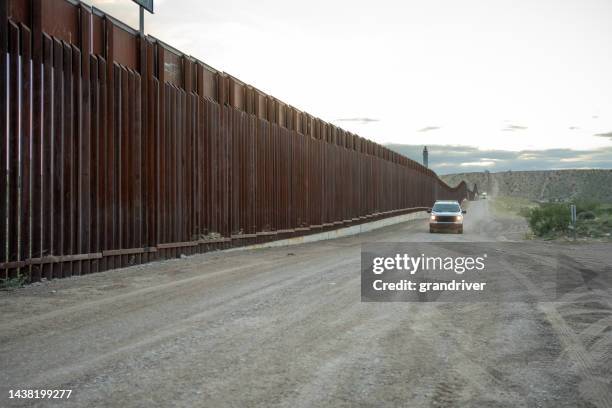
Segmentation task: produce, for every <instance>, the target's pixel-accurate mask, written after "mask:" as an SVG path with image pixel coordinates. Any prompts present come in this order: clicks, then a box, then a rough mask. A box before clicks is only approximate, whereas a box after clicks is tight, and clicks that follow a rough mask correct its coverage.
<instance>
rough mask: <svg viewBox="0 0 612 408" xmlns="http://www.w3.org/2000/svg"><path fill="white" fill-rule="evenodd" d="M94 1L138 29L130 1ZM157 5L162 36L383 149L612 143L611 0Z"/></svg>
mask: <svg viewBox="0 0 612 408" xmlns="http://www.w3.org/2000/svg"><path fill="white" fill-rule="evenodd" d="M92 4H93V5H95V6H97V7H99V8H101V9H103V10H105V11H108V12H109V13H110V14H112V15H114V16H115V17H117V18H119V19H121V20H123V21H125V22H126V23H128V24H130V25H132V26H133V27H136V26H137V21H138V20H137V18H138V14H137V6H136V5H135V4H134V3H132V2H131V1H129V0H94V1H93V2H92ZM155 7H156V12H155V15H147V16H146V32H148V33H149V34H151V35H154V36H156V37H158V38H160V39H161V40H163V41H165V42H167V43H169V44H171V45H173V46H175V47H176V48H178V49H180V50H182V51H184V52H186V53H189V54H191V55H193V56H195V57H197V58H199V59H201V60H202V61H204V62H206V63H208V64H209V65H212V66H213V67H215V68H217V69H219V70H223V71H226V72H228V73H230V74H232V75H234V76H236V77H238V78H240V79H241V80H243V81H245V82H247V83H250V84H253V85H254V86H256V87H258V88H259V89H261V90H263V91H264V92H267V93H269V94H271V95H273V96H275V97H277V98H279V99H281V100H283V101H285V102H287V103H290V104H292V105H294V106H296V107H297V108H299V109H301V110H305V111H307V112H309V113H311V114H313V115H315V116H318V117H320V118H322V119H325V120H327V121H330V122H334V123H335V124H337V125H338V126H341V127H343V128H345V129H347V130H350V131H352V132H355V133H358V134H360V135H361V136H364V137H368V138H370V139H372V140H375V141H377V142H379V143H397V144H410V145H422V144H438V145H465V146H473V147H477V148H479V149H481V150H487V149H496V150H511V151H521V150H544V149H573V150H584V151H589V152H591V151H598V149H604V150H601V151H607V152H609V150H608V149H609V148H610V147H611V146H612V137H609V135H608V136H607V137H606V134H610V132H612V1H610V0H550V1H549V0H508V1H500V0H462V1H456V0H438V1H436V0H428V1H423V0H420V1H412V0H404V1H387V0H378V1H376V2H372V1H369V0H368V1H361V0H333V1H332V0H309V1H303V2H299V1H295V0H294V1H286V0H283V1H281V0H258V1H249V0H224V1H214V2H213V1H206V0H172V1H170V0H155ZM598 135H600V136H598ZM485 156H486V155H485ZM478 160H480V159H478ZM609 161H612V158H610V160H609ZM610 166H612V164H611V165H610ZM610 166H609V167H610Z"/></svg>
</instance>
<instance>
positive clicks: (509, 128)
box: [502, 125, 527, 132]
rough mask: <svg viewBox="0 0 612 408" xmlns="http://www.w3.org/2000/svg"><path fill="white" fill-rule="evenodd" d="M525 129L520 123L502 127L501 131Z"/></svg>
mask: <svg viewBox="0 0 612 408" xmlns="http://www.w3.org/2000/svg"><path fill="white" fill-rule="evenodd" d="M525 129H527V126H521V125H508V126H506V127H505V128H503V129H502V132H514V131H516V130H525Z"/></svg>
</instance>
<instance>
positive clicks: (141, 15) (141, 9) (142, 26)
mask: <svg viewBox="0 0 612 408" xmlns="http://www.w3.org/2000/svg"><path fill="white" fill-rule="evenodd" d="M140 35H142V36H144V7H142V6H140Z"/></svg>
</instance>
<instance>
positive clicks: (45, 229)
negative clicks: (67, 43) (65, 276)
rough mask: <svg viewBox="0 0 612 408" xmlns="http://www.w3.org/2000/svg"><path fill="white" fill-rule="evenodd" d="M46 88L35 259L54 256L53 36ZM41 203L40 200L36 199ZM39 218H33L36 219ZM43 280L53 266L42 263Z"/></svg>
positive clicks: (47, 49)
mask: <svg viewBox="0 0 612 408" xmlns="http://www.w3.org/2000/svg"><path fill="white" fill-rule="evenodd" d="M42 47H43V78H42V81H43V89H42V104H43V106H42V177H41V181H40V183H41V187H42V192H41V197H40V202H39V203H38V205H39V210H40V212H41V214H40V216H41V221H42V225H41V229H42V230H41V241H42V242H41V249H40V252H39V253H38V254H36V253H33V256H37V255H38V256H41V257H42V256H47V255H51V254H52V253H53V236H54V235H53V234H54V232H53V227H54V224H53V219H54V215H53V214H54V213H55V206H54V199H53V185H54V169H53V163H54V159H53V157H54V156H53V154H54V149H53V144H54V134H53V123H54V122H53V118H54V117H53V114H54V113H53V100H54V99H55V96H56V94H55V93H54V90H55V88H54V83H53V76H54V72H53V66H54V61H53V40H52V39H51V37H49V36H47V35H44V36H43V44H42ZM36 202H38V199H37V200H36ZM39 210H38V209H37V207H34V212H35V213H38V211H39ZM35 218H36V216H34V219H35ZM41 277H44V278H46V279H51V278H52V277H53V267H52V265H51V264H42V266H41Z"/></svg>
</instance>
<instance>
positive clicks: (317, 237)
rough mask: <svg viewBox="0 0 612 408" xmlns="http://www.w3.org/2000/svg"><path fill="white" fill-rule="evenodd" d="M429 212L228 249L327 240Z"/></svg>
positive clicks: (384, 225) (377, 227)
mask: <svg viewBox="0 0 612 408" xmlns="http://www.w3.org/2000/svg"><path fill="white" fill-rule="evenodd" d="M427 216H428V215H427V212H425V211H418V212H413V213H409V214H403V215H398V216H395V217H389V218H383V219H382V220H377V221H372V222H367V223H363V224H359V225H352V226H350V227H345V228H339V229H336V230H332V231H325V232H319V233H316V234H310V235H304V236H301V237H294V238H288V239H280V240H278V241H271V242H266V243H263V244H255V245H248V246H244V247H238V248H232V249H229V250H228V251H239V250H245V249H260V248H272V247H283V246H290V245H299V244H306V243H308V242H316V241H325V240H327V239H335V238H342V237H348V236H351V235H357V234H361V233H364V232H368V231H373V230H376V229H379V228H383V227H388V226H389V225H394V224H399V223H401V222H406V221H411V220H421V219H426V218H427Z"/></svg>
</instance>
